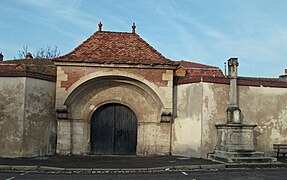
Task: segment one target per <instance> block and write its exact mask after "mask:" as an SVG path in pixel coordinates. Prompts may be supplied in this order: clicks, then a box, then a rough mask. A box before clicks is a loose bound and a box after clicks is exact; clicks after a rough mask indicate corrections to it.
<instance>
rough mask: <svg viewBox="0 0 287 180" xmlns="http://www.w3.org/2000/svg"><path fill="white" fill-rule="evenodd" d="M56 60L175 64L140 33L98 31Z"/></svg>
mask: <svg viewBox="0 0 287 180" xmlns="http://www.w3.org/2000/svg"><path fill="white" fill-rule="evenodd" d="M55 61H65V62H91V63H115V64H144V65H174V61H171V60H169V59H167V58H165V57H164V56H163V55H162V54H161V53H159V52H158V51H157V50H155V49H154V48H153V47H152V46H150V45H149V44H148V43H147V42H146V41H144V40H143V39H142V38H141V37H140V36H139V35H138V34H135V33H126V32H109V31H97V32H95V33H94V34H93V35H92V36H91V37H89V38H88V39H87V40H86V41H84V42H83V43H82V44H80V45H79V46H78V47H77V48H75V49H74V50H73V51H72V52H70V53H68V54H66V55H64V56H61V57H58V58H55Z"/></svg>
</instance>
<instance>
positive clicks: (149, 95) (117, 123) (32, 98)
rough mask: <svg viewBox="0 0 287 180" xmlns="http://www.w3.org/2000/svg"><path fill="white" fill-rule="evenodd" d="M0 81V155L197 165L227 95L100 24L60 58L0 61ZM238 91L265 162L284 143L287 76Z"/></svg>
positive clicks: (190, 66)
mask: <svg viewBox="0 0 287 180" xmlns="http://www.w3.org/2000/svg"><path fill="white" fill-rule="evenodd" d="M47 61H49V63H47ZM39 62H45V63H44V65H43V63H40V64H39ZM43 67H44V68H43ZM21 73H22V74H21ZM0 74H1V77H0V82H1V86H0V90H1V91H0V95H1V97H0V98H1V99H2V102H1V103H0V105H1V107H3V108H1V110H0V114H1V121H0V128H1V138H0V145H1V146H2V147H5V148H4V149H3V150H1V151H0V156H1V157H29V156H39V155H50V154H55V153H57V154H62V155H90V154H95V155H127V154H128V155H142V156H148V155H179V156H193V157H203V158H206V155H207V154H208V153H211V152H213V150H214V147H215V146H216V143H217V142H216V139H217V133H216V128H215V125H216V124H218V123H224V122H225V121H226V110H227V108H228V103H229V92H230V89H229V88H230V87H229V79H228V78H227V77H225V75H224V74H223V73H222V71H221V70H220V69H219V68H218V67H214V66H209V65H204V64H199V63H192V62H188V61H179V62H176V61H172V60H170V59H167V58H165V57H164V56H163V55H162V54H160V53H159V52H158V51H156V50H155V49H154V48H153V47H151V46H150V45H149V44H148V43H147V42H146V41H144V40H143V39H142V38H141V37H140V36H139V35H138V34H136V33H135V27H134V26H133V31H132V32H131V33H127V32H109V31H102V29H101V24H100V25H99V30H98V31H97V32H95V33H94V34H93V35H92V36H91V37H89V38H88V39H87V40H86V41H84V42H83V43H82V44H80V45H79V46H78V47H76V48H75V49H74V50H73V51H71V52H70V53H68V54H66V55H64V56H61V57H58V58H55V59H52V60H39V61H36V59H26V60H18V61H1V62H0ZM19 84H22V86H20V85H19ZM238 86H239V103H240V107H241V111H242V112H243V114H244V117H243V118H244V121H245V122H246V123H251V124H256V125H257V127H256V129H255V138H254V141H255V142H256V145H257V149H258V150H260V151H263V152H265V153H266V154H267V155H272V151H273V150H272V144H273V143H287V91H286V90H287V83H286V73H285V75H283V76H281V78H246V77H239V79H238ZM24 87H25V88H24ZM7 88H8V89H7ZM12 90H14V91H12ZM17 93H18V94H17ZM16 95H17V97H21V98H20V99H17V100H16V99H15V98H13V97H15V96H16ZM36 96H37V97H36ZM37 103H38V104H37ZM24 104H25V105H24ZM14 112H17V113H18V115H17V118H16V116H15V115H13V114H14ZM14 117H15V118H14ZM15 124H17V126H15ZM9 128H10V129H13V131H10V130H9V131H8V129H9ZM6 129H7V131H5V130H6ZM16 134H18V135H16ZM266 139H268V141H266ZM17 144H18V145H17Z"/></svg>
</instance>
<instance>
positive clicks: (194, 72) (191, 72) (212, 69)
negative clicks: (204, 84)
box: [176, 60, 224, 77]
mask: <svg viewBox="0 0 287 180" xmlns="http://www.w3.org/2000/svg"><path fill="white" fill-rule="evenodd" d="M178 63H179V66H178V69H181V68H182V69H185V70H186V74H185V76H212V77H224V75H223V73H222V71H221V70H220V69H219V68H218V67H216V66H210V65H206V64H200V63H195V62H190V61H184V60H181V61H179V62H178ZM176 74H177V73H176Z"/></svg>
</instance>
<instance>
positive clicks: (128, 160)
mask: <svg viewBox="0 0 287 180" xmlns="http://www.w3.org/2000/svg"><path fill="white" fill-rule="evenodd" d="M279 162H281V164H251V165H250V164H249V165H245V166H241V165H239V166H238V165H237V164H236V165H235V166H234V165H227V164H223V163H218V162H214V161H211V160H207V159H201V158H188V157H176V156H151V157H140V156H58V155H57V156H50V157H36V158H14V159H12V158H0V171H2V172H7V171H18V172H28V171H29V172H33V171H34V172H36V171H37V172H48V171H50V172H62V173H94V172H96V173H98V172H106V173H118V172H142V171H145V172H153V171H158V172H159V171H161V172H163V171H166V170H168V171H172V170H173V171H178V170H199V169H201V170H206V169H225V168H242V167H244V168H279V167H280V168H282V167H283V168H284V167H285V168H286V167H287V160H286V159H284V158H280V159H279ZM286 179H287V178H286Z"/></svg>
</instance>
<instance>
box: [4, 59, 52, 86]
mask: <svg viewBox="0 0 287 180" xmlns="http://www.w3.org/2000/svg"><path fill="white" fill-rule="evenodd" d="M0 77H33V78H38V79H45V80H49V81H54V80H55V79H56V66H55V64H54V62H53V60H51V59H37V58H35V59H22V60H7V61H0Z"/></svg>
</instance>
